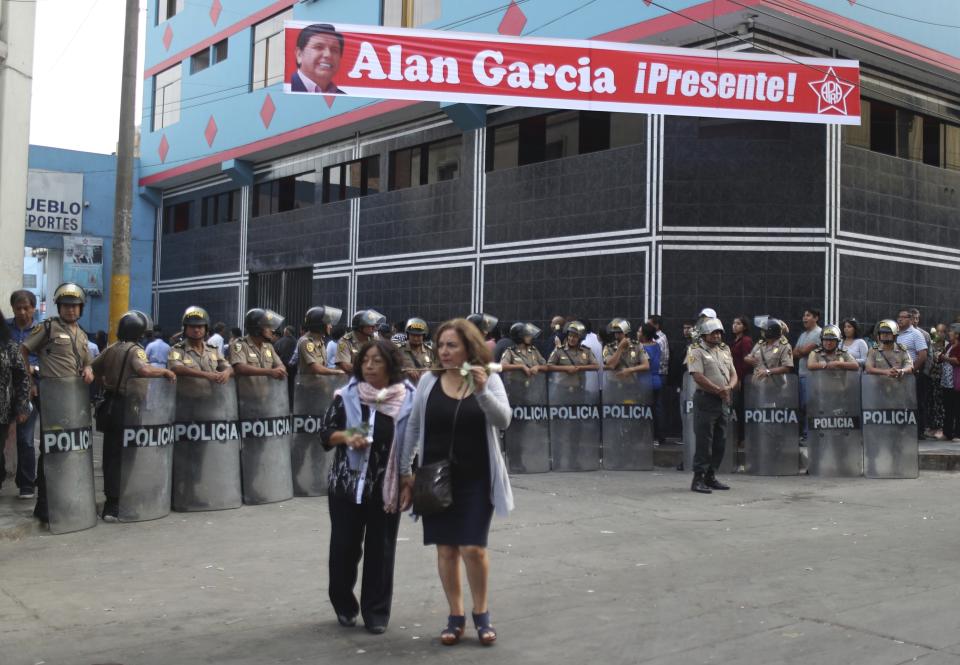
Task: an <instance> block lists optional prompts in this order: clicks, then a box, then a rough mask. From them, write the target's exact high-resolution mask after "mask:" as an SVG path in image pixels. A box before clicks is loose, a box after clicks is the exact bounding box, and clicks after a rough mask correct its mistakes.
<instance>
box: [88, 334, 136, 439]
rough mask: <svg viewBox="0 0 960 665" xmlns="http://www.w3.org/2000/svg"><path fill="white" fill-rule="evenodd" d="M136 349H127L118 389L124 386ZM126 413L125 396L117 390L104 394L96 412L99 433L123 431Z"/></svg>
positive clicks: (133, 347) (132, 347)
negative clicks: (129, 360) (124, 377)
mask: <svg viewBox="0 0 960 665" xmlns="http://www.w3.org/2000/svg"><path fill="white" fill-rule="evenodd" d="M135 348H136V345H134V346H131V347H130V348H129V349H127V353H126V355H124V357H123V365H122V366H121V367H120V379H119V380H118V381H117V387H118V388H119V387H120V386H121V385H123V376H124V374H125V373H126V371H127V360H128V359H129V358H130V352H131V351H133V350H134V349H135ZM125 411H126V400H125V399H124V397H123V395H121V394H120V393H118V392H117V391H115V390H107V391H105V392H104V394H103V401H102V402H100V403H99V404H98V405H97V408H96V410H95V411H94V418H95V419H96V421H97V431H98V432H116V431H117V430H121V429H123V424H124V423H123V418H124V412H125Z"/></svg>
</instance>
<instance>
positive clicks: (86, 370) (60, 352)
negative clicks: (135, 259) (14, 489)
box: [20, 282, 94, 522]
mask: <svg viewBox="0 0 960 665" xmlns="http://www.w3.org/2000/svg"><path fill="white" fill-rule="evenodd" d="M86 297H87V296H86V293H84V291H83V289H82V288H80V287H79V286H77V285H76V284H73V283H70V282H66V283H64V284H61V285H60V286H58V287H57V290H56V291H54V293H53V301H54V302H55V303H56V305H57V314H58V316H54V317H51V318H49V319H47V320H46V321H43V322H42V323H39V324H37V325H36V326H35V327H34V328H33V330H32V331H31V332H30V335H29V337H27V338H26V339H25V340H24V342H23V345H22V347H21V349H20V351H21V353H22V354H23V358H24V362H25V363H28V366H29V362H30V361H29V358H30V354H31V353H32V354H34V355H36V356H37V357H38V358H39V359H40V377H39V378H40V379H41V380H42V379H61V378H66V377H70V376H82V377H83V381H84V383H87V384H89V383H93V378H94V377H93V369H92V368H91V363H92V362H93V358H91V357H90V349H89V347H88V345H87V333H85V332H84V331H83V329H82V328H81V327H80V325H79V324H78V323H77V321H78V320H79V319H80V316H81V315H82V314H83V305H84V302H85V301H86ZM31 378H32V379H34V377H33V376H32V375H31ZM34 380H35V379H34ZM35 387H37V386H35ZM41 399H42V396H41ZM40 420H41V422H42V421H43V415H42V413H41V416H40ZM43 458H44V453H43V447H42V446H41V448H40V458H39V460H38V462H37V504H36V506H35V507H34V509H33V515H34V517H37V518H38V519H39V520H40V521H41V522H47V483H46V477H45V476H44V471H43Z"/></svg>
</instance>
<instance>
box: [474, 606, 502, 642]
mask: <svg viewBox="0 0 960 665" xmlns="http://www.w3.org/2000/svg"><path fill="white" fill-rule="evenodd" d="M473 625H474V626H476V628H477V639H479V640H480V644H482V645H483V646H485V647H488V646H490V645H492V644H493V643H494V642H496V641H497V631H495V630H494V629H493V626H491V625H490V612H489V611H487V612H482V613H480V614H477V613H476V612H474V613H473Z"/></svg>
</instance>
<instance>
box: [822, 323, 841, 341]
mask: <svg viewBox="0 0 960 665" xmlns="http://www.w3.org/2000/svg"><path fill="white" fill-rule="evenodd" d="M827 339H832V340H833V341H835V342H839V341H840V328H839V327H837V326H835V325H832V324H831V325H829V326H824V327H823V330H822V331H820V343H821V344H823V341H824V340H827Z"/></svg>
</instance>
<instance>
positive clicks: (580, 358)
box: [547, 346, 598, 389]
mask: <svg viewBox="0 0 960 665" xmlns="http://www.w3.org/2000/svg"><path fill="white" fill-rule="evenodd" d="M547 364H548V365H561V366H564V367H570V366H576V367H582V366H584V365H596V364H598V363H597V359H596V357H595V356H594V355H593V351H591V350H590V349H589V348H588V347H586V346H581V347H580V348H578V349H569V348H567V347H566V346H561V347H560V348H559V349H554V350H553V353H551V354H550V359H549V360H548V361H547ZM581 378H582V374H579V373H578V374H560V373H557V376H556V378H555V379H554V381H555V382H556V383H558V384H560V385H562V386H567V387H568V388H571V389H572V388H575V387H579V386H580V385H581Z"/></svg>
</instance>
